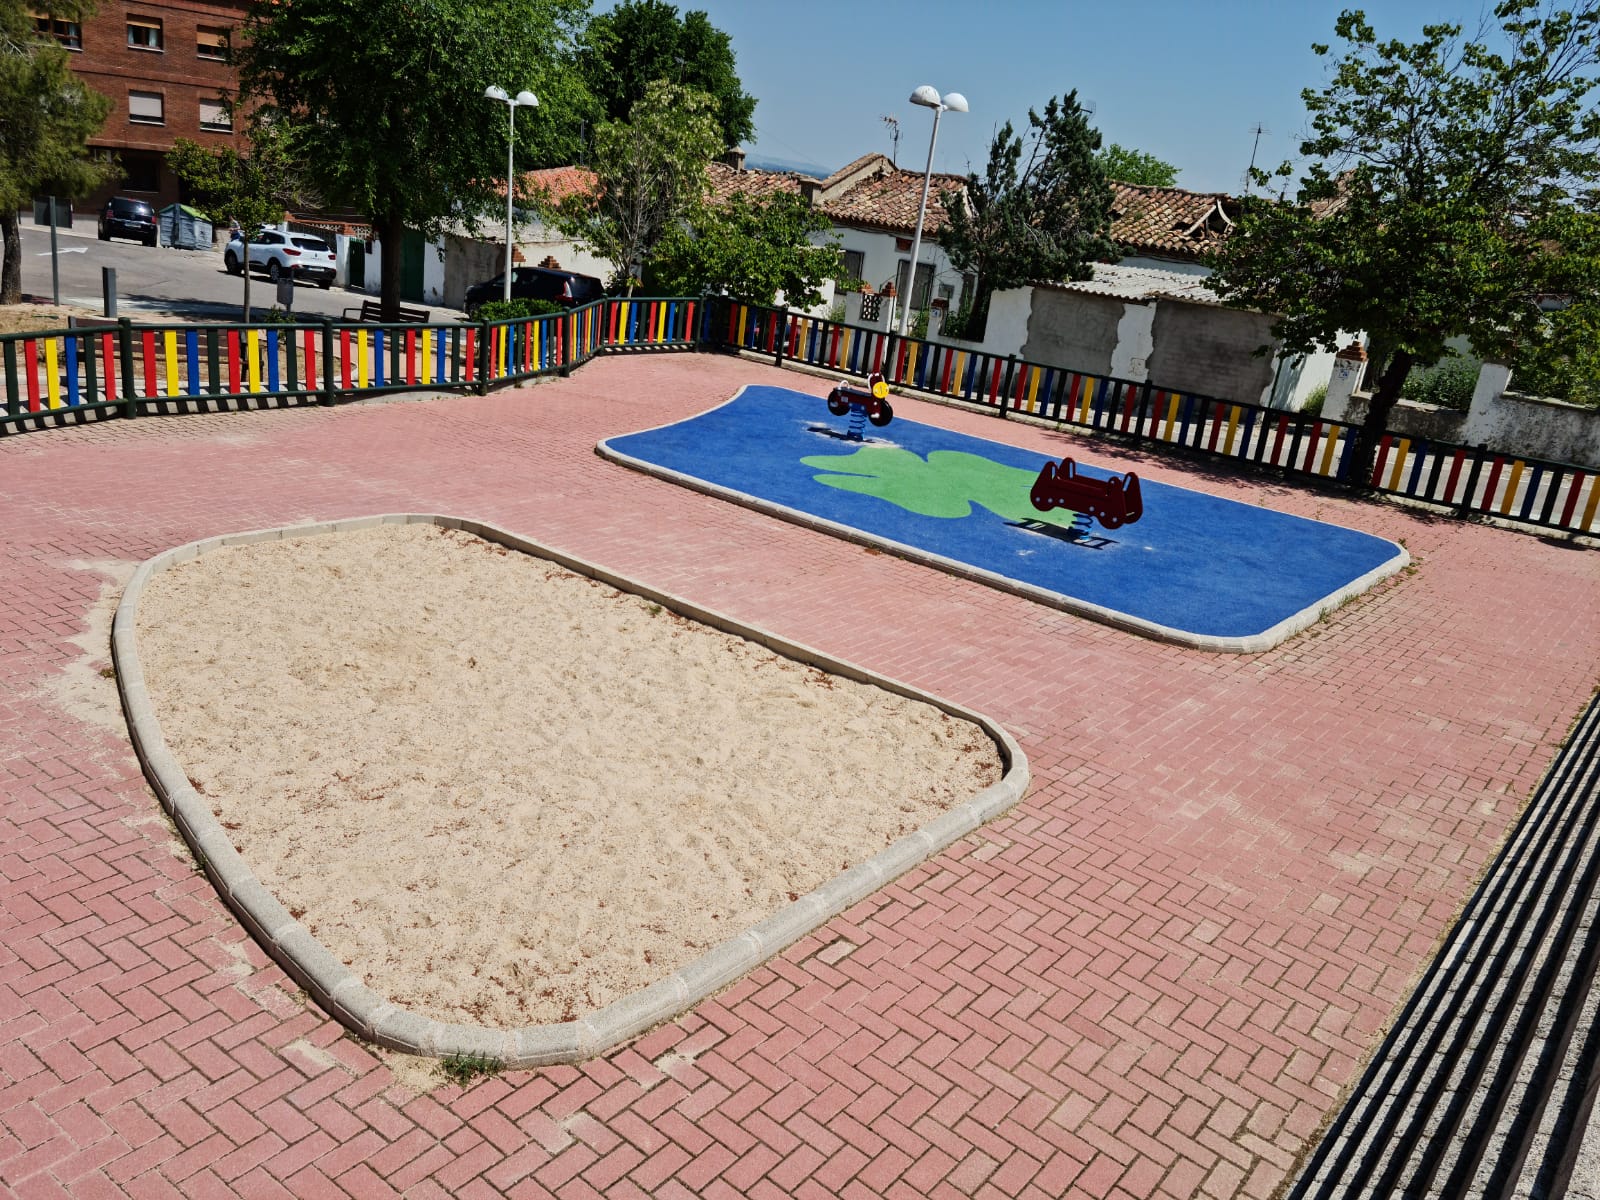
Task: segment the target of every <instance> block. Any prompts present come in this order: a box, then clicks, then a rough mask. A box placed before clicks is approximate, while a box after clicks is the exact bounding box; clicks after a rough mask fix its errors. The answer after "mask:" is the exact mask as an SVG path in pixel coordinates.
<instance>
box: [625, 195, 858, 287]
mask: <svg viewBox="0 0 1600 1200" xmlns="http://www.w3.org/2000/svg"><path fill="white" fill-rule="evenodd" d="M831 224H832V223H831V222H830V221H829V220H828V218H827V217H826V216H825V215H824V214H823V213H822V212H821V211H820V210H819V209H817V208H815V207H813V206H812V205H811V204H810V203H808V202H807V201H806V200H805V199H804V198H803V197H801V196H797V195H795V194H793V193H787V192H785V193H779V194H777V195H772V196H765V197H760V198H757V197H752V196H744V195H735V196H733V197H731V198H730V199H729V200H728V201H727V202H726V203H723V204H708V205H705V206H703V207H702V208H701V210H700V212H699V215H698V216H697V218H696V219H695V221H694V224H693V226H692V227H690V226H689V225H686V224H685V225H677V226H673V227H672V228H670V229H669V230H668V231H667V233H666V235H665V236H664V237H663V238H662V241H661V244H660V245H659V246H658V247H657V249H656V253H655V257H654V259H653V260H652V264H651V284H652V287H654V288H655V289H657V290H658V291H659V292H660V294H661V295H664V296H687V295H695V294H698V293H700V292H707V291H709V292H718V293H721V294H723V295H727V296H732V297H733V298H734V299H736V300H741V301H743V302H745V303H747V304H769V305H770V304H776V303H777V299H778V294H779V293H780V292H781V293H782V294H783V298H784V303H785V304H788V305H791V306H792V307H795V308H810V307H811V306H812V305H814V304H816V303H818V302H819V301H820V300H821V299H822V284H823V283H824V282H826V281H827V280H830V279H831V280H834V281H835V282H843V279H844V254H843V253H842V252H841V251H840V249H839V242H838V239H837V238H834V239H830V240H828V241H826V242H824V243H823V244H821V245H818V244H816V243H815V242H814V241H813V240H812V239H813V238H815V237H816V236H817V235H819V234H823V233H826V232H827V231H828V229H830V228H831Z"/></svg>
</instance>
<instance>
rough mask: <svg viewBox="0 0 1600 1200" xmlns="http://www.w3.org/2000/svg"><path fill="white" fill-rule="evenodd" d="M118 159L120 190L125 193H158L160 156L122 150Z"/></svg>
mask: <svg viewBox="0 0 1600 1200" xmlns="http://www.w3.org/2000/svg"><path fill="white" fill-rule="evenodd" d="M117 157H118V159H119V160H120V161H121V163H122V190H123V191H125V192H159V191H160V190H161V156H160V155H159V154H151V153H149V152H148V151H142V150H124V151H123V152H122V153H121V154H119V155H118V156H117Z"/></svg>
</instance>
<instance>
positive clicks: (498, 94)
mask: <svg viewBox="0 0 1600 1200" xmlns="http://www.w3.org/2000/svg"><path fill="white" fill-rule="evenodd" d="M483 96H484V99H486V100H499V101H501V102H502V103H504V104H505V105H506V114H507V117H508V118H509V121H510V124H509V126H508V128H507V133H506V287H505V297H504V298H505V299H507V300H509V299H511V244H512V236H513V234H512V226H511V222H512V211H511V203H512V197H513V196H514V195H515V193H516V185H515V180H516V160H517V109H519V108H538V107H539V97H537V96H535V95H534V94H533V93H532V92H530V91H528V90H527V89H526V88H524V89H523V90H522V91H520V92H518V93H517V94H516V95H515V96H508V95H506V90H505V88H503V87H497V86H493V85H491V86H489V87H487V88H485V89H484V91H483ZM934 127H935V128H937V127H938V118H937V117H935V118H934ZM930 154H931V151H930ZM929 161H930V162H932V159H931V158H930V159H929ZM923 202H924V203H926V202H927V189H926V188H924V189H923Z"/></svg>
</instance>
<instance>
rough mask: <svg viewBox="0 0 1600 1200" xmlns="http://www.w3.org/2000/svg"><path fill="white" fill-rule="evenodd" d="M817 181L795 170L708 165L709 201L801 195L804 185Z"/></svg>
mask: <svg viewBox="0 0 1600 1200" xmlns="http://www.w3.org/2000/svg"><path fill="white" fill-rule="evenodd" d="M817 183H818V181H817V180H815V179H813V178H812V177H811V176H809V175H802V174H800V173H799V172H798V171H739V170H735V169H734V168H732V167H730V166H729V165H728V164H727V163H722V162H713V163H712V164H711V199H712V200H713V201H714V202H715V201H721V200H727V199H728V198H729V197H731V196H736V195H737V196H749V197H750V198H752V199H756V200H761V199H765V198H766V197H768V196H777V195H782V194H784V193H788V194H791V195H796V196H799V195H803V194H804V187H803V185H806V184H810V185H816V184H817Z"/></svg>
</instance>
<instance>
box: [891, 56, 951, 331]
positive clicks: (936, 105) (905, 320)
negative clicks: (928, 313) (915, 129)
mask: <svg viewBox="0 0 1600 1200" xmlns="http://www.w3.org/2000/svg"><path fill="white" fill-rule="evenodd" d="M911 103H913V104H920V105H921V106H922V107H923V108H931V109H933V136H932V137H931V138H929V139H928V166H927V169H926V170H924V171H923V172H922V205H921V207H919V208H918V209H917V233H916V236H915V237H913V238H912V239H911V270H910V272H908V273H907V275H906V294H905V296H904V297H903V299H902V301H901V305H900V336H901V337H905V335H906V330H907V329H909V328H910V327H911V302H912V299H913V298H914V297H915V296H916V293H917V254H918V252H919V251H920V250H921V249H922V223H923V221H924V220H925V219H926V218H927V216H928V187H929V185H930V184H931V183H932V182H933V148H934V147H935V146H936V145H938V144H939V118H940V117H942V116H944V114H945V113H947V112H963V113H964V112H966V111H967V98H966V97H965V96H963V95H962V94H961V93H960V92H946V93H945V94H944V95H943V96H940V95H939V93H938V92H936V91H934V90H933V89H932V88H931V87H929V86H928V85H927V84H923V85H922V86H921V87H919V88H918V89H917V90H916V91H914V92H912V93H911Z"/></svg>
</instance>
